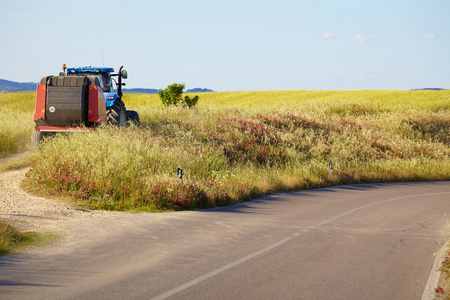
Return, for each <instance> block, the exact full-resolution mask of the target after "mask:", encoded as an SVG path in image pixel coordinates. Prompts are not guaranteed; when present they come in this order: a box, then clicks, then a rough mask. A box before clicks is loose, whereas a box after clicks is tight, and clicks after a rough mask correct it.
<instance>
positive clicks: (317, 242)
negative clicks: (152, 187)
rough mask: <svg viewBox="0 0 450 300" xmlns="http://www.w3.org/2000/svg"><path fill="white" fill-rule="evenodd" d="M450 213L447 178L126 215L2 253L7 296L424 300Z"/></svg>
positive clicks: (0, 279)
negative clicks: (39, 244)
mask: <svg viewBox="0 0 450 300" xmlns="http://www.w3.org/2000/svg"><path fill="white" fill-rule="evenodd" d="M447 215H450V182H430V183H399V184H368V185H356V186H344V187H337V188H329V189H321V190H314V191H303V192H295V193H286V194H278V195H273V196H269V197H265V198H262V199H259V200H256V201H252V202H247V203H243V204H240V205H235V206H232V207H228V208H221V209H212V210H204V211H189V212H175V213H166V214H124V215H120V216H118V217H116V218H115V219H114V220H113V221H112V222H111V220H110V222H108V223H99V224H98V226H97V228H93V226H92V225H89V226H87V225H86V226H85V227H83V224H80V232H83V233H84V234H81V235H80V234H78V235H75V236H74V238H73V239H72V240H70V241H65V242H60V243H58V244H56V245H52V246H48V247H44V248H40V249H36V250H33V251H30V252H27V253H26V254H23V255H15V256H7V257H1V258H0V299H420V298H421V297H422V296H423V294H424V290H425V286H426V284H427V282H428V281H429V279H430V272H431V270H432V267H433V264H434V263H435V262H436V261H437V259H436V257H435V254H436V253H437V252H438V251H439V250H440V249H441V248H442V247H443V246H444V245H445V242H446V240H447V239H448V237H449V227H448V218H447Z"/></svg>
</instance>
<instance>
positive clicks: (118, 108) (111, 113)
mask: <svg viewBox="0 0 450 300" xmlns="http://www.w3.org/2000/svg"><path fill="white" fill-rule="evenodd" d="M106 115H107V117H108V124H109V125H114V126H123V125H125V123H126V122H127V115H126V110H125V104H123V102H122V100H120V99H117V100H116V102H115V103H114V105H113V106H111V107H108V108H107V109H106Z"/></svg>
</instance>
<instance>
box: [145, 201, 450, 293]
mask: <svg viewBox="0 0 450 300" xmlns="http://www.w3.org/2000/svg"><path fill="white" fill-rule="evenodd" d="M445 194H450V192H444V193H431V194H420V195H409V196H404V197H397V198H392V199H387V200H383V201H379V202H376V203H372V204H368V205H364V206H361V207H358V208H354V209H351V210H349V211H347V212H345V213H342V214H340V215H338V216H335V217H333V218H330V219H328V220H325V221H322V222H319V223H317V224H316V225H313V226H312V227H311V228H315V227H319V226H322V225H326V224H329V223H331V222H333V221H335V220H338V219H340V218H342V217H344V216H346V215H349V214H351V213H354V212H355V211H358V210H362V209H365V208H369V207H372V206H375V205H379V204H383V203H387V202H391V201H396V200H402V199H407V198H415V197H424V196H435V195H445ZM302 231H303V232H306V231H308V230H306V229H303V230H302ZM293 235H294V236H298V235H300V234H299V233H294V234H293ZM291 239H292V237H287V238H284V239H282V240H281V241H279V242H276V243H275V244H272V245H270V246H268V247H266V248H263V249H261V250H258V251H256V252H253V253H251V254H249V255H247V256H244V257H243V258H241V259H238V260H235V261H234V262H231V263H229V264H227V265H225V266H223V267H221V268H218V269H216V270H214V271H211V272H209V273H207V274H205V275H202V276H200V277H197V278H195V279H193V280H191V281H189V282H186V283H185V284H182V285H180V286H178V287H176V288H174V289H172V290H170V291H167V292H165V293H163V294H160V295H159V296H156V297H154V298H151V300H163V299H166V298H168V297H170V296H172V295H175V294H177V293H179V292H181V291H183V290H185V289H188V288H190V287H191V286H194V285H196V284H197V283H200V282H202V281H204V280H206V279H209V278H211V277H213V276H215V275H217V274H219V273H222V272H223V271H226V270H228V269H230V268H232V267H234V266H237V265H239V264H241V263H243V262H245V261H247V260H250V259H252V258H254V257H256V256H258V255H261V254H263V253H265V252H267V251H269V250H272V249H273V248H276V247H278V246H280V245H282V244H284V243H285V242H287V241H289V240H291ZM444 247H445V245H444ZM444 247H442V248H441V251H442V249H444ZM440 256H442V255H440ZM440 256H439V257H440ZM436 264H439V258H438V257H437V258H436V261H435V263H434V266H433V269H432V272H431V274H430V277H429V278H428V282H427V286H426V287H425V291H424V294H423V296H422V300H427V299H432V298H424V296H425V295H426V294H428V292H429V291H428V290H429V286H430V287H431V289H432V291H433V292H434V287H433V284H434V286H436V284H437V280H438V279H439V273H437V275H436V274H435V273H436V272H434V271H433V270H435V269H436ZM436 276H437V279H436ZM433 295H434V294H433Z"/></svg>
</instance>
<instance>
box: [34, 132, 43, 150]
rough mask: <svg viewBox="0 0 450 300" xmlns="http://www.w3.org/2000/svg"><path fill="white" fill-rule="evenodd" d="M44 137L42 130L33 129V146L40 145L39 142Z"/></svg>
mask: <svg viewBox="0 0 450 300" xmlns="http://www.w3.org/2000/svg"><path fill="white" fill-rule="evenodd" d="M43 137H44V134H43V133H42V131H36V130H33V133H32V134H31V147H37V146H39V142H40V141H41V140H42V138H43Z"/></svg>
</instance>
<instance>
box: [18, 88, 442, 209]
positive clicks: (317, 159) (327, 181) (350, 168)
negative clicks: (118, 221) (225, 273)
mask: <svg viewBox="0 0 450 300" xmlns="http://www.w3.org/2000/svg"><path fill="white" fill-rule="evenodd" d="M449 98H450V92H448V91H438V92H437V91H314V92H313V91H273V92H230V93H205V94H201V97H200V102H199V105H198V107H196V108H194V109H182V108H177V107H169V108H163V107H162V106H161V104H160V102H159V99H158V98H157V96H156V95H142V94H125V95H124V102H125V103H126V105H127V108H128V109H135V110H137V111H138V112H139V114H140V118H141V123H142V124H141V126H140V127H139V128H137V127H129V128H123V129H116V128H101V129H99V130H96V131H95V132H93V133H89V134H85V133H79V134H71V135H61V136H57V137H55V138H53V139H51V140H47V141H45V142H44V143H43V144H42V146H41V147H40V150H39V153H38V156H37V157H36V159H35V161H34V162H33V163H32V169H31V170H30V171H29V172H28V174H27V176H28V177H27V178H28V179H27V180H28V186H35V187H38V188H39V189H44V190H46V191H48V192H49V193H54V194H60V195H68V196H71V197H73V198H74V199H76V200H77V201H80V202H82V203H85V204H86V205H88V206H90V207H94V208H102V209H114V210H128V209H143V210H149V211H154V210H179V209H195V208H206V207H213V206H221V205H227V204H230V203H236V202H240V201H245V200H247V199H251V198H254V197H257V196H260V195H263V194H267V193H273V192H278V191H289V190H298V189H307V188H317V187H323V186H330V185H337V184H349V183H361V182H385V181H411V180H449V179H450V160H449V157H450V146H449V141H448V136H449V127H450V119H449V115H450V114H449V112H450V99H449ZM330 162H331V163H332V165H333V170H332V172H330V169H329V163H330ZM178 167H180V168H182V169H183V170H184V177H183V184H180V183H179V182H178V180H177V175H176V170H177V168H178Z"/></svg>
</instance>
